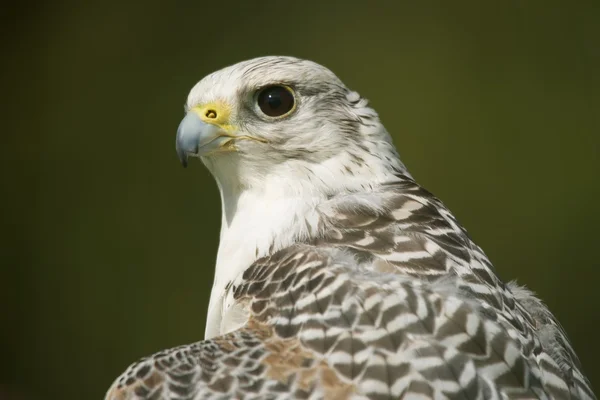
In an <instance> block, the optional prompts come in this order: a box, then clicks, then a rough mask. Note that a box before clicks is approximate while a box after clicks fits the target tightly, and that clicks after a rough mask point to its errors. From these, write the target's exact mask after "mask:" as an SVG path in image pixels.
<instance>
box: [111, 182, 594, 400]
mask: <svg viewBox="0 0 600 400" xmlns="http://www.w3.org/2000/svg"><path fill="white" fill-rule="evenodd" d="M375 199H376V200H377V201H375ZM374 203H376V205H375V206H374V205H373V204H374ZM320 212H322V220H323V225H322V226H321V229H322V232H323V234H322V235H321V236H320V239H317V240H315V241H313V242H312V243H305V244H297V245H294V246H292V247H289V248H286V249H283V250H280V251H278V252H276V253H274V254H273V255H271V256H268V257H265V258H262V259H260V260H258V261H256V262H255V263H253V264H252V265H251V266H250V267H249V268H248V269H247V270H246V271H245V272H244V273H243V276H242V278H241V279H240V280H239V281H237V282H235V283H234V284H233V285H232V286H231V288H230V290H231V291H232V294H233V298H234V300H235V302H236V304H237V305H241V306H242V307H243V308H244V309H245V310H246V312H247V315H248V319H247V321H246V323H245V324H244V325H243V326H242V327H241V328H239V329H237V330H236V331H233V332H231V333H229V334H226V335H223V336H220V337H217V338H214V339H211V340H206V341H201V342H198V343H194V344H191V345H187V346H182V347H177V348H174V349H171V350H167V351H163V352H160V353H157V354H155V355H154V356H151V357H149V358H146V359H143V360H141V361H140V362H138V363H135V364H133V365H132V366H131V367H129V368H128V369H127V371H126V372H125V373H124V374H123V375H122V376H121V377H120V378H118V379H117V380H116V381H115V383H114V384H113V387H112V388H111V389H110V390H109V392H108V394H107V397H106V398H107V399H109V400H124V399H139V400H141V399H204V398H215V399H217V398H224V399H225V398H244V399H247V398H260V399H279V398H281V399H287V398H290V397H294V398H328V399H329V398H331V399H347V398H356V399H360V398H368V399H390V398H465V399H495V398H507V397H508V398H539V399H545V398H560V399H568V398H582V399H587V398H594V395H593V393H592V391H591V389H590V388H589V384H588V383H587V382H586V380H585V378H584V377H583V376H582V375H581V373H580V371H579V369H578V362H577V360H576V357H574V354H573V355H572V354H571V351H570V350H569V349H570V348H567V347H568V346H564V345H563V346H560V345H556V343H559V342H560V341H558V340H554V341H552V340H549V339H548V338H547V337H551V338H555V339H556V338H558V339H561V340H562V339H564V341H565V342H566V338H565V337H564V335H563V334H562V330H560V329H558V328H553V326H557V324H555V321H554V319H553V317H551V314H550V313H549V312H546V311H544V312H542V313H538V314H539V315H538V314H536V313H534V312H531V311H530V310H528V309H526V308H525V306H527V305H528V303H527V302H528V301H529V299H530V297H531V296H530V295H528V294H527V293H525V292H523V291H520V292H519V293H518V295H519V296H517V297H516V296H515V295H514V294H513V293H512V292H511V287H508V286H506V285H504V284H502V282H501V281H500V280H499V279H498V278H497V277H496V275H495V273H494V272H493V269H492V266H491V264H490V263H489V261H488V260H487V258H486V257H485V255H484V254H483V252H482V251H481V250H480V249H479V248H478V247H477V246H475V245H474V244H473V243H472V242H471V240H470V238H469V237H468V236H467V235H466V232H465V231H464V230H463V229H462V228H461V227H460V225H458V223H457V222H456V221H455V220H454V218H453V217H452V216H451V214H450V213H449V212H447V211H446V208H445V207H444V206H443V205H442V204H441V202H439V200H437V199H436V198H434V197H433V196H431V194H429V193H428V192H426V191H425V190H424V189H422V188H420V187H419V186H418V185H416V184H412V183H411V182H410V181H409V180H408V179H403V180H402V181H401V182H398V183H393V184H390V185H388V186H387V187H386V188H385V189H384V191H383V192H381V193H375V194H373V197H372V198H362V199H361V198H360V196H354V197H353V198H352V199H338V200H336V201H335V202H334V203H331V204H328V205H326V206H324V207H323V208H322V209H321V210H320ZM528 296H529V297H528ZM523 304H525V306H524V305H523ZM539 307H541V309H542V310H545V308H544V307H543V306H542V305H541V303H540V305H539ZM540 315H542V316H543V318H542V317H540ZM542 332H543V333H544V335H546V338H545V340H541V339H540V336H541V333H542ZM552 343H554V345H553V344H552ZM560 343H562V342H560ZM552 346H554V347H552ZM560 357H563V358H564V360H566V361H568V362H570V363H571V364H569V366H568V367H566V366H564V365H559V361H557V360H560ZM565 364H567V363H565Z"/></svg>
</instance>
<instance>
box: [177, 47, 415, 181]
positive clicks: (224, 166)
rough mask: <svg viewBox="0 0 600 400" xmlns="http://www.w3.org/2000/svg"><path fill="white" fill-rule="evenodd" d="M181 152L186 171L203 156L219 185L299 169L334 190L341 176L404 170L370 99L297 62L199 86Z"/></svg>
mask: <svg viewBox="0 0 600 400" xmlns="http://www.w3.org/2000/svg"><path fill="white" fill-rule="evenodd" d="M176 148H177V153H178V155H179V158H180V160H181V162H182V164H183V165H184V166H186V165H187V162H188V157H190V156H194V157H200V158H201V159H202V161H203V162H204V164H205V165H206V166H207V167H208V168H209V170H210V171H211V172H212V173H213V175H215V176H216V178H217V181H220V182H221V183H223V181H226V180H232V179H233V178H234V177H235V178H236V179H235V181H236V184H237V185H252V182H255V181H264V178H265V176H275V175H277V176H286V175H285V174H283V175H282V171H293V175H294V177H295V178H297V179H300V180H302V179H310V180H312V179H314V180H315V181H320V182H322V183H323V184H324V185H325V186H329V187H331V186H335V182H336V181H340V178H341V175H348V176H350V177H351V176H356V175H357V174H358V175H365V173H366V172H368V171H369V170H373V171H375V170H377V169H378V168H380V167H381V168H383V167H386V168H384V169H387V170H389V169H390V168H391V169H393V168H397V169H398V168H400V169H403V167H402V166H401V163H400V161H399V160H398V157H397V154H396V152H395V149H394V147H393V145H392V144H391V139H390V137H389V135H388V134H387V132H386V131H385V129H384V128H383V126H382V125H381V124H380V122H379V118H378V116H377V113H375V111H373V110H372V109H371V108H369V107H368V106H367V101H366V100H365V99H363V98H361V97H360V96H359V95H358V93H356V92H353V91H351V90H349V89H348V88H347V87H346V86H345V85H344V84H343V83H342V82H341V81H340V80H339V79H338V78H337V77H336V76H335V74H333V73H332V72H331V71H330V70H328V69H327V68H325V67H323V66H321V65H319V64H316V63H314V62H311V61H307V60H300V59H296V58H292V57H279V56H271V57H261V58H256V59H252V60H249V61H245V62H241V63H238V64H235V65H232V66H229V67H227V68H224V69H222V70H220V71H217V72H214V73H212V74H210V75H208V76H206V77H205V78H204V79H202V80H201V81H200V82H198V83H197V84H196V85H195V86H194V87H193V89H192V90H191V92H190V94H189V96H188V99H187V104H186V115H185V117H184V118H183V120H182V122H181V124H180V125H179V129H178V131H177V140H176ZM367 175H368V173H367ZM287 176H288V177H289V176H290V175H289V174H288V175H287ZM365 178H369V177H367V176H365ZM370 178H371V179H372V178H373V177H370ZM345 181H348V179H346V180H345ZM350 181H352V179H350Z"/></svg>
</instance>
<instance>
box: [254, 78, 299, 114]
mask: <svg viewBox="0 0 600 400" xmlns="http://www.w3.org/2000/svg"><path fill="white" fill-rule="evenodd" d="M256 105H257V106H258V109H259V110H260V111H261V112H262V113H263V114H264V115H265V116H267V117H269V118H281V117H285V116H286V115H289V114H290V113H292V111H294V110H295V109H296V97H295V95H294V91H293V90H292V89H291V88H290V87H288V86H285V85H270V86H266V87H264V88H262V89H260V90H259V91H258V93H257V96H256Z"/></svg>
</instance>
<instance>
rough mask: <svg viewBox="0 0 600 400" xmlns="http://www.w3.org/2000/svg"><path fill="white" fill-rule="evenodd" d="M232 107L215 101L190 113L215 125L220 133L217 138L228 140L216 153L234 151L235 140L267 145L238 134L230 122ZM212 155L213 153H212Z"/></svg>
mask: <svg viewBox="0 0 600 400" xmlns="http://www.w3.org/2000/svg"><path fill="white" fill-rule="evenodd" d="M231 109H232V107H231V106H230V105H229V104H228V103H226V102H224V101H215V102H210V103H206V104H202V105H197V106H194V107H192V108H191V109H190V112H193V113H195V114H196V115H198V117H200V119H201V120H202V121H204V122H206V123H207V124H211V125H215V126H217V127H218V128H219V130H220V131H221V132H220V133H219V135H218V136H219V137H223V138H229V139H230V140H225V141H223V143H222V144H221V145H220V146H219V150H218V151H226V152H228V151H236V150H237V148H236V147H235V140H244V139H245V140H253V141H256V142H261V143H267V141H266V140H265V139H262V138H257V137H254V136H249V135H241V134H239V127H238V126H237V125H235V124H232V123H231V122H232V121H231ZM213 153H214V151H213Z"/></svg>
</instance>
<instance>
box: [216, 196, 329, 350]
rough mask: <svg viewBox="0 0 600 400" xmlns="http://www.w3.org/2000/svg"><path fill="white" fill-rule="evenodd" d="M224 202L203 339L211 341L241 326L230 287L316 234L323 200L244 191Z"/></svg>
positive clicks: (240, 316)
mask: <svg viewBox="0 0 600 400" xmlns="http://www.w3.org/2000/svg"><path fill="white" fill-rule="evenodd" d="M236 200H237V201H235V202H231V203H230V204H226V203H225V202H224V203H223V210H224V213H223V221H222V228H221V239H220V244H219V251H218V255H217V264H216V270H215V280H214V283H213V288H212V292H211V298H210V305H209V310H208V319H207V325H206V332H205V337H206V338H207V339H208V338H211V337H214V336H216V335H219V334H222V333H224V332H227V331H230V330H231V329H232V327H235V325H238V322H239V323H243V322H244V321H238V320H239V319H240V318H243V317H244V316H243V315H240V313H238V312H236V310H231V306H232V304H233V298H232V293H231V291H228V290H226V289H227V286H228V284H230V283H231V282H234V281H235V280H236V278H238V279H239V278H241V276H242V274H243V272H244V270H245V269H246V268H248V266H250V265H251V264H252V262H254V261H255V260H256V259H258V258H260V257H263V256H265V255H267V254H269V253H270V252H272V251H277V250H279V249H282V248H284V247H287V246H290V245H291V244H293V243H294V242H296V241H298V240H302V239H304V238H307V237H309V236H312V235H314V234H315V230H316V226H317V223H318V216H317V213H316V211H315V207H316V205H317V204H318V202H319V200H320V199H317V198H315V199H310V198H309V199H307V198H299V197H289V196H279V197H278V196H275V193H272V192H270V193H269V192H262V193H261V192H252V191H245V192H243V193H242V194H241V195H240V196H239V197H238V198H237V199H236Z"/></svg>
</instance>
